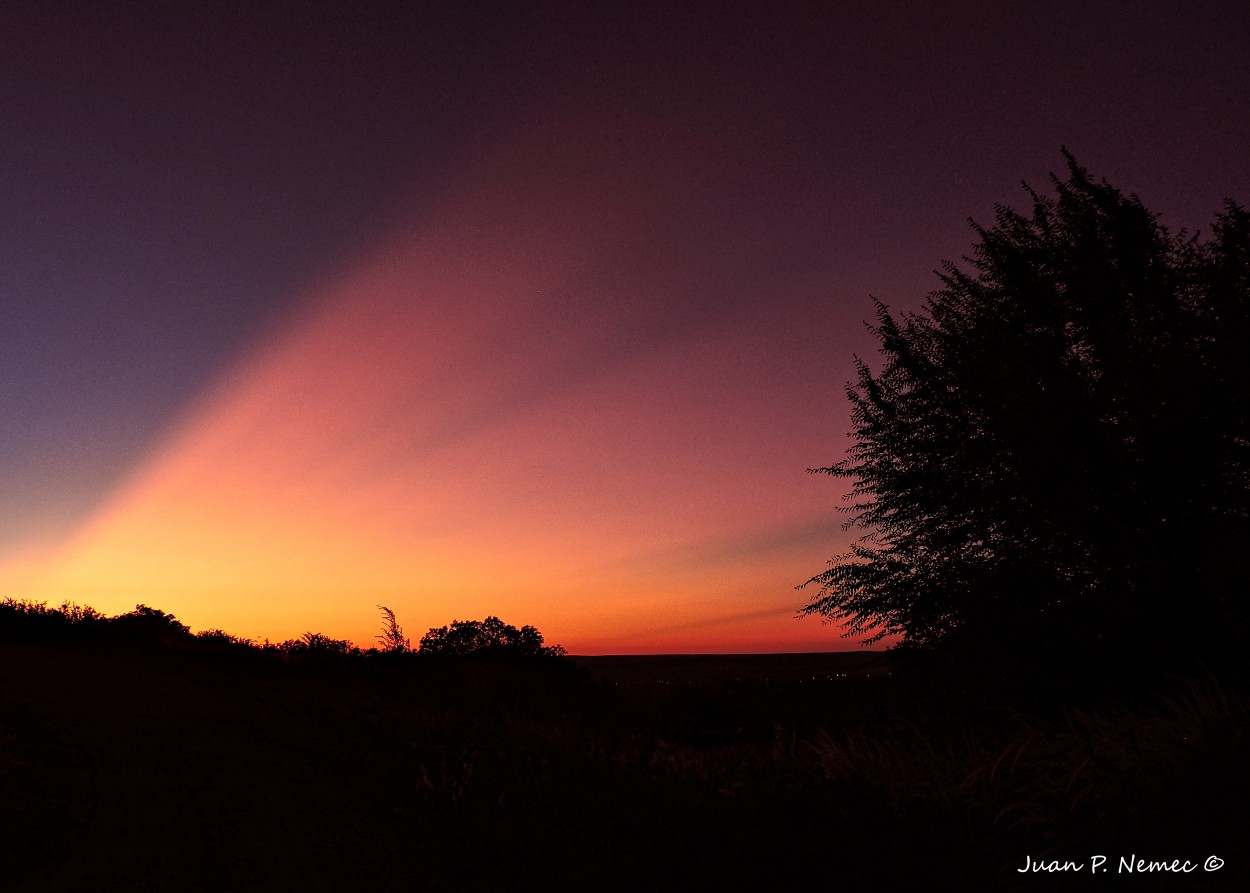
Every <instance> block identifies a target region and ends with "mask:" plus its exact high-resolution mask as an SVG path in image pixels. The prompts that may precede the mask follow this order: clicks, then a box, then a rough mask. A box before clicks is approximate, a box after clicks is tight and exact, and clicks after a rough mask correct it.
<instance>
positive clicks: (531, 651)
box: [418, 617, 565, 657]
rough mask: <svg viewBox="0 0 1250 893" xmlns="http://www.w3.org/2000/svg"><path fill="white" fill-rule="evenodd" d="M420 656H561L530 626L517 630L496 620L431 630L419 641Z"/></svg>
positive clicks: (462, 622)
mask: <svg viewBox="0 0 1250 893" xmlns="http://www.w3.org/2000/svg"><path fill="white" fill-rule="evenodd" d="M418 650H419V652H420V653H421V654H441V655H455V656H459V657H465V656H468V655H479V654H480V655H499V656H518V657H533V656H538V655H551V656H555V655H562V654H564V653H565V652H564V649H563V648H561V647H560V646H559V645H543V636H542V633H540V632H539V631H538V630H537V629H535V628H534V627H532V626H523V627H521V628H520V629H517V628H516V627H515V626H512V625H511V624H508V623H504V622H503V621H502V620H500V619H499V618H498V617H487V618H486V619H485V620H453V621H452V623H451V626H440V627H434V628H431V629H430V631H429V632H428V633H426V634H425V635H424V636H422V637H421V644H420V647H419V649H418Z"/></svg>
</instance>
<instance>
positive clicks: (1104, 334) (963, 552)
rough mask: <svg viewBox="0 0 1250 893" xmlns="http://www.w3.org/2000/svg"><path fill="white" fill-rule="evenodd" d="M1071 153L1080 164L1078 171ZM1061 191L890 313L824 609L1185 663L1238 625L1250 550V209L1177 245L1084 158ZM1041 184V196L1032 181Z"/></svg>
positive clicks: (843, 471)
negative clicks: (919, 302) (1172, 653)
mask: <svg viewBox="0 0 1250 893" xmlns="http://www.w3.org/2000/svg"><path fill="white" fill-rule="evenodd" d="M1065 155H1066V153H1065ZM1066 157H1067V161H1068V175H1067V177H1066V179H1062V180H1061V179H1060V178H1059V177H1056V176H1053V175H1052V177H1051V185H1052V186H1053V191H1054V195H1053V197H1051V196H1043V195H1039V194H1037V193H1035V192H1033V191H1032V190H1028V193H1029V196H1030V198H1031V200H1032V210H1031V213H1028V214H1022V213H1017V212H1016V211H1013V210H1011V209H1009V208H1006V207H1002V206H999V207H998V208H997V213H996V225H995V226H993V227H990V228H984V227H980V226H977V225H976V224H975V223H973V228H974V229H975V231H976V234H977V236H978V237H979V242H978V243H977V244H976V246H975V248H974V249H973V254H972V256H971V257H969V258H965V261H966V262H967V263H968V264H970V269H967V268H960V267H958V266H956V265H954V264H947V265H945V267H944V270H943V272H942V273H941V274H940V279H941V282H942V287H941V288H940V289H939V290H938V291H936V292H934V293H933V294H931V295H930V296H929V299H928V301H927V303H926V305H925V306H924V307H923V308H922V310H921V311H920V312H917V313H908V314H903V315H901V316H899V317H895V316H894V315H892V314H891V313H890V311H889V310H888V309H887V308H886V306H885V305H884V304H881V303H880V302H877V303H876V311H877V312H876V325H875V326H871V327H870V328H871V330H872V331H873V332H874V333H875V335H876V337H877V339H878V341H879V343H880V352H881V358H882V363H881V367H880V371H879V372H874V371H873V370H872V369H871V368H870V367H869V365H868V364H867V363H865V362H863V361H862V360H859V359H858V358H857V359H856V364H857V373H858V377H857V381H855V382H853V383H851V384H849V385H848V386H847V394H848V396H849V398H850V401H851V404H852V424H853V432H852V436H853V445H852V446H851V447H850V449H849V450H848V453H847V457H846V458H845V459H843V460H842V461H841V462H838V463H837V464H835V465H832V466H830V467H828V468H822V469H813V471H819V472H825V473H828V474H831V475H834V476H835V477H841V478H847V479H849V480H850V481H852V490H851V493H850V495H849V497H848V499H849V501H850V504H849V505H848V506H847V510H848V511H849V512H850V514H851V521H850V523H849V524H848V527H850V528H852V529H857V530H859V531H860V533H861V538H860V539H858V540H857V541H856V542H855V543H854V545H853V546H852V548H851V549H850V551H849V552H848V553H846V554H844V555H840V556H838V557H836V558H834V559H833V560H832V561H831V562H830V566H829V568H828V570H826V571H825V572H824V573H822V574H820V575H818V576H816V577H814V578H813V579H812V580H811V581H809V584H814V585H816V586H818V587H819V591H818V593H817V594H816V595H815V596H814V598H813V599H812V601H811V602H810V603H809V604H808V605H807V606H806V608H805V609H804V612H805V613H808V614H820V615H825V616H827V617H829V618H833V619H839V620H843V621H845V622H846V630H847V633H848V634H849V635H856V636H863V637H864V638H865V641H867V642H874V641H878V640H880V639H881V638H882V637H884V636H887V635H893V634H901V636H902V639H903V642H904V643H906V644H909V645H915V646H920V647H922V648H932V647H935V646H945V645H959V644H960V643H962V644H966V645H969V646H971V647H981V646H983V645H989V644H992V643H994V642H1005V643H1007V645H1008V647H1013V648H1014V647H1019V646H1021V645H1027V644H1030V643H1032V644H1034V645H1038V646H1040V647H1043V648H1045V647H1048V646H1051V645H1054V644H1055V643H1057V642H1060V641H1062V642H1064V643H1065V644H1066V645H1068V646H1070V647H1079V646H1080V645H1089V646H1091V647H1094V648H1102V649H1112V650H1123V649H1126V648H1137V649H1141V648H1164V647H1170V648H1176V647H1182V648H1184V647H1190V646H1195V647H1196V645H1197V643H1199V642H1202V641H1207V642H1210V641H1212V640H1213V639H1219V638H1221V635H1222V634H1223V633H1225V632H1228V631H1230V630H1233V629H1237V631H1238V633H1239V632H1240V629H1238V626H1239V624H1240V623H1241V622H1242V621H1244V619H1245V618H1244V614H1245V603H1246V595H1247V580H1248V579H1250V573H1248V570H1247V563H1246V556H1247V555H1250V535H1248V533H1247V531H1248V527H1250V525H1248V523H1247V521H1248V518H1250V499H1248V494H1250V463H1248V462H1247V457H1248V450H1250V214H1247V212H1246V211H1245V210H1243V209H1242V208H1241V207H1239V206H1237V205H1235V204H1233V203H1231V202H1229V203H1227V204H1226V206H1225V208H1224V211H1223V212H1222V213H1221V214H1219V215H1218V216H1217V217H1216V220H1215V224H1214V226H1213V227H1212V231H1211V235H1210V236H1209V237H1208V238H1205V239H1203V238H1200V237H1199V236H1198V235H1193V236H1190V235H1187V234H1186V233H1184V232H1183V231H1182V232H1181V233H1179V234H1177V235H1172V234H1170V233H1169V232H1168V230H1167V229H1165V228H1164V227H1163V226H1162V225H1160V223H1159V221H1158V219H1157V217H1156V215H1155V214H1153V213H1152V212H1150V211H1149V210H1147V209H1146V208H1145V207H1144V206H1143V205H1142V203H1141V201H1140V200H1139V199H1138V198H1137V197H1136V196H1135V195H1127V196H1126V195H1124V194H1123V193H1122V192H1120V191H1119V190H1118V189H1116V188H1115V187H1113V186H1111V185H1110V184H1109V183H1107V182H1106V181H1105V180H1103V181H1096V180H1094V179H1092V178H1091V177H1090V176H1089V175H1088V173H1087V172H1086V171H1085V170H1083V169H1082V168H1081V167H1080V166H1079V165H1078V164H1077V163H1076V162H1075V160H1074V159H1073V158H1072V157H1071V156H1070V155H1066ZM1026 189H1027V187H1026Z"/></svg>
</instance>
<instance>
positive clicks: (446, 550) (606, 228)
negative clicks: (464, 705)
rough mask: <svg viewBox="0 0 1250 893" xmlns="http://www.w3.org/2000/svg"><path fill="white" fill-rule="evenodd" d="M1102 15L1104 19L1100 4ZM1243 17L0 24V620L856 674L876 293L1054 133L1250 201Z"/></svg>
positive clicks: (1174, 179)
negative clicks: (842, 622) (846, 585)
mask: <svg viewBox="0 0 1250 893" xmlns="http://www.w3.org/2000/svg"><path fill="white" fill-rule="evenodd" d="M1129 10H1134V11H1133V12H1130V11H1129ZM1248 42H1250V18H1248V16H1247V13H1246V11H1245V9H1244V4H1241V3H1231V2H1230V3H1221V4H1203V3H1189V4H1176V3H1168V4H1163V3H1142V4H1119V3H1116V4H1111V3H1108V4H1099V3H1096V2H1095V3H1090V2H1082V3H1071V4H1066V3H1050V4H1045V5H1041V4H1029V3H1002V2H994V3H989V2H986V3H944V4H921V3H890V2H882V3H840V2H829V3H823V4H820V3H800V4H785V3H709V4H693V3H679V2H665V3H654V4H652V3H645V2H631V3H621V4H604V3H570V4H556V3H500V2H495V3H471V2H463V0H462V2H454V3H437V2H436V3H422V2H411V0H409V2H402V3H399V2H397V3H377V2H353V3H346V2H320V3H316V2H311V0H308V2H299V3H295V2H292V3H274V2H263V0H251V2H241V3H229V2H222V3H216V2H214V3H204V4H194V5H192V4H179V3H157V2H152V3H129V2H116V3H78V4H57V3H38V4H35V3H18V4H12V5H8V6H6V8H5V11H4V12H3V13H0V145H2V152H0V210H2V213H0V228H2V230H0V234H2V238H0V252H3V257H2V258H0V598H2V597H5V596H12V597H18V598H33V599H40V600H43V599H46V600H48V601H49V602H51V603H53V604H59V603H60V602H61V601H62V600H65V599H70V600H74V601H77V602H79V603H84V604H90V605H93V606H94V607H96V608H98V609H100V610H103V611H105V612H107V613H110V614H111V613H118V612H122V611H126V610H128V609H130V608H132V607H133V606H134V605H135V604H136V603H140V602H142V603H145V604H148V605H151V606H154V607H158V608H161V609H163V610H165V611H168V612H170V613H173V614H175V615H176V616H177V617H178V618H179V619H181V620H182V621H183V622H185V623H187V624H189V625H190V626H191V627H192V628H193V629H195V630H200V629H205V628H214V627H219V628H223V629H225V630H226V631H228V632H232V633H235V634H238V635H243V636H249V637H253V638H256V639H264V638H269V639H271V640H275V641H280V640H283V639H287V638H292V637H295V636H298V635H300V634H301V633H303V632H305V631H307V630H316V631H320V632H323V633H326V634H328V635H332V636H335V637H338V638H347V639H351V640H353V641H355V642H357V643H359V644H361V645H368V644H371V643H372V638H373V636H374V634H375V633H376V632H378V630H379V628H380V625H381V624H380V618H379V616H378V611H377V609H376V606H377V605H388V606H390V607H391V608H393V609H394V610H395V612H396V614H397V615H398V618H399V620H400V622H401V623H402V624H403V625H404V627H405V629H406V630H407V632H408V634H409V635H410V636H412V637H413V638H414V640H415V639H416V638H418V637H419V636H420V635H421V633H423V632H424V631H425V630H426V629H428V628H429V627H431V626H435V625H443V624H446V623H448V622H450V621H451V620H452V619H454V618H459V619H480V618H482V617H485V616H486V615H488V614H495V615H498V616H500V617H501V618H503V619H504V620H505V621H507V622H510V623H514V624H517V625H520V624H524V623H529V624H534V625H536V626H537V627H538V628H539V629H540V630H542V631H543V633H544V634H545V635H546V637H547V639H548V641H549V642H559V643H561V644H563V645H564V646H565V647H566V648H568V649H569V650H570V651H571V652H573V653H583V654H593V653H630V652H686V651H688V652H756V651H816V650H839V649H847V648H855V647H858V646H857V645H856V643H855V642H854V640H850V639H845V638H842V637H840V631H839V630H838V628H837V627H835V626H831V625H823V624H821V623H820V621H819V620H817V619H811V618H807V619H798V618H796V616H795V613H796V611H797V610H798V609H799V608H800V607H802V605H804V604H805V603H806V602H807V600H808V599H809V598H810V597H811V595H812V593H811V592H810V591H796V590H795V586H796V585H797V584H800V583H802V582H803V581H804V580H806V579H808V578H809V577H811V576H813V575H814V574H816V573H819V572H820V571H821V570H822V569H823V568H824V566H825V562H826V561H827V560H828V559H829V558H830V557H831V556H832V555H834V554H835V553H838V552H840V551H842V550H843V549H844V548H845V546H846V545H847V543H848V536H849V535H848V534H846V533H844V532H843V531H842V530H841V524H842V522H843V521H844V520H845V516H844V515H842V514H840V513H839V511H838V508H839V506H840V505H841V504H842V503H841V500H840V496H841V495H842V493H843V492H844V486H845V485H844V484H842V483H840V482H838V481H834V480H833V479H831V478H828V477H827V476H813V475H809V474H807V473H806V472H805V469H807V468H809V467H812V466H822V465H828V464H830V463H832V462H835V461H837V460H838V459H840V458H841V457H842V454H843V450H844V449H845V446H846V444H847V440H846V435H847V431H848V430H849V427H850V423H849V419H848V406H847V404H846V400H845V398H844V395H843V385H844V384H845V382H846V381H847V380H848V379H849V378H851V377H852V375H853V355H854V354H855V353H857V352H858V353H860V354H861V355H863V356H865V357H871V355H872V354H873V351H874V342H873V339H872V337H871V335H870V334H869V333H867V332H866V331H865V328H864V321H865V320H866V319H868V318H869V317H870V316H871V314H872V307H871V302H870V295H876V296H877V297H879V298H880V299H882V300H884V301H885V302H886V303H887V304H889V305H890V306H891V307H893V308H896V309H915V308H917V307H919V306H920V304H921V302H922V301H923V299H924V297H925V295H926V294H927V293H928V292H929V291H930V290H932V289H933V288H934V287H935V286H936V285H937V279H936V277H935V276H934V274H933V270H934V269H936V268H937V267H939V266H940V264H941V263H942V261H944V260H947V259H954V260H958V259H959V257H960V256H962V255H964V254H966V253H967V252H968V251H969V250H970V248H971V245H972V243H973V237H974V234H973V232H972V231H971V229H970V228H969V227H968V223H967V220H968V218H969V217H972V218H975V219H977V220H978V221H981V222H986V223H989V222H992V216H993V209H994V205H995V203H996V202H1002V203H1007V204H1014V205H1016V206H1022V205H1024V203H1025V201H1026V200H1027V195H1026V194H1025V193H1024V191H1023V189H1022V188H1021V182H1022V181H1027V182H1029V183H1030V184H1032V185H1034V186H1037V187H1041V188H1044V187H1045V186H1046V177H1047V174H1048V172H1050V171H1054V170H1061V169H1062V167H1063V163H1064V162H1063V158H1062V156H1061V154H1060V147H1061V146H1066V147H1068V148H1069V149H1070V150H1071V151H1073V152H1074V153H1075V154H1076V156H1077V157H1078V159H1079V160H1080V161H1081V162H1082V163H1083V164H1084V165H1085V166H1086V167H1088V168H1089V169H1090V170H1091V171H1092V172H1094V173H1095V174H1097V175H1099V176H1105V177H1107V178H1108V179H1110V180H1111V181H1112V182H1113V183H1115V184H1116V185H1118V186H1120V187H1121V188H1123V189H1125V190H1127V191H1132V192H1136V193H1138V194H1139V195H1140V196H1141V198H1142V199H1143V201H1144V202H1145V203H1146V204H1147V206H1149V207H1151V208H1152V209H1154V210H1156V211H1158V212H1160V213H1161V214H1162V215H1163V217H1162V219H1163V222H1164V223H1165V224H1166V225H1168V226H1170V227H1172V228H1173V229H1180V228H1181V227H1188V228H1190V229H1193V228H1205V227H1206V226H1208V225H1209V223H1210V221H1211V219H1212V217H1213V215H1214V212H1215V211H1216V210H1217V209H1218V208H1219V207H1220V206H1221V204H1222V202H1223V200H1224V199H1225V198H1226V197H1233V198H1237V199H1239V200H1241V201H1242V202H1246V201H1250V164H1248V163H1247V162H1248V160H1250V53H1247V52H1246V47H1247V45H1248Z"/></svg>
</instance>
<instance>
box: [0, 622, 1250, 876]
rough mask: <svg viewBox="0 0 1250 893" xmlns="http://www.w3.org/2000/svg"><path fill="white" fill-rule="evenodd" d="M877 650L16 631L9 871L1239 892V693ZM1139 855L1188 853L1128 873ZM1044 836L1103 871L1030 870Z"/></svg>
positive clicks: (0, 776) (2, 774)
mask: <svg viewBox="0 0 1250 893" xmlns="http://www.w3.org/2000/svg"><path fill="white" fill-rule="evenodd" d="M0 633H5V631H4V630H2V629H0ZM883 669H884V667H883V665H882V663H881V659H880V657H874V656H872V655H863V654H851V655H845V656H841V655H824V656H794V657H782V656H760V657H758V658H755V659H749V658H742V657H733V658H724V659H719V660H718V659H714V658H675V657H657V658H653V659H647V658H588V659H574V660H569V659H559V658H554V659H551V660H530V661H513V662H508V661H488V660H472V659H459V660H429V659H425V658H423V657H422V656H420V655H413V654H386V653H377V652H374V653H366V654H356V655H333V654H318V653H304V654H292V653H285V654H284V653H280V652H278V651H276V650H274V649H270V650H269V651H265V650H262V649H259V648H255V647H247V646H243V645H238V644H232V643H230V642H228V641H226V640H224V639H221V638H217V639H215V640H214V639H205V638H203V637H201V638H198V639H197V638H195V637H183V638H180V639H174V640H168V639H167V640H163V641H162V640H160V639H159V637H158V638H156V639H152V638H148V639H144V638H143V637H133V636H132V637H129V638H125V637H122V638H118V637H116V636H112V635H107V636H106V635H100V634H92V635H85V634H81V631H79V632H76V633H73V634H71V633H69V632H66V631H65V630H60V631H59V632H57V631H54V630H51V629H50V628H48V629H44V630H42V631H41V632H38V634H32V633H31V631H30V629H23V630H22V631H21V635H17V634H15V633H14V631H13V629H9V630H8V631H7V634H3V635H0V804H2V806H0V809H2V812H0V823H2V827H0V841H2V843H0V848H2V849H0V866H3V877H2V878H0V887H3V888H4V889H13V890H23V891H25V890H29V891H58V890H66V891H69V890H72V891H94V890H152V891H158V890H159V891H197V890H204V891H210V890H211V891H227V890H367V889H399V890H452V889H457V890H491V889H503V890H508V889H547V890H565V889H578V890H605V889H606V890H653V889H661V890H705V889H730V890H733V889H774V888H779V887H783V886H789V885H794V884H799V883H803V884H804V885H805V886H807V887H810V883H809V882H808V881H807V880H806V879H807V878H821V879H823V880H822V881H821V884H822V886H828V887H829V888H835V887H837V888H848V889H853V888H855V887H857V886H860V885H865V886H870V887H872V888H875V889H887V890H888V889H965V890H997V889H1005V890H1016V889H1019V890H1054V889H1085V888H1089V889H1094V888H1095V887H1096V888H1098V889H1108V888H1110V889H1133V890H1216V889H1220V890H1223V889H1228V890H1233V889H1242V888H1243V887H1242V883H1243V882H1244V880H1245V878H1246V863H1247V859H1250V843H1248V842H1250V835H1248V834H1247V830H1248V829H1250V807H1248V806H1247V804H1248V803H1250V801H1248V800H1247V795H1248V794H1250V779H1248V772H1250V770H1248V767H1250V761H1248V760H1247V756H1248V755H1250V742H1248V740H1247V723H1246V719H1247V703H1246V700H1244V699H1243V698H1242V697H1240V696H1239V695H1237V694H1236V693H1235V691H1234V690H1233V689H1232V688H1230V687H1229V686H1228V685H1226V684H1222V683H1219V682H1216V681H1214V680H1208V681H1202V682H1193V681H1190V682H1178V683H1177V686H1176V687H1175V688H1173V689H1172V691H1171V692H1170V693H1169V694H1167V695H1166V696H1164V695H1160V696H1156V697H1151V698H1143V699H1142V700H1141V701H1140V702H1139V703H1135V704H1133V705H1131V706H1119V707H1117V706H1110V705H1102V706H1090V707H1086V708H1084V709H1082V710H1067V711H1049V712H1046V713H1042V714H1036V713H1029V712H1025V711H1023V710H1021V709H1011V710H1006V709H1004V710H989V709H986V708H985V707H983V706H980V707H976V708H974V707H972V706H970V705H969V703H968V702H966V701H960V700H959V699H958V698H955V697H954V696H952V695H950V694H949V693H946V694H939V693H935V692H933V691H923V690H921V689H918V688H916V687H915V686H912V685H905V684H902V683H900V681H899V680H898V678H897V677H896V676H886V675H883V672H882V671H883ZM842 672H845V673H846V674H847V675H845V676H841V675H839V673H842ZM1097 854H1103V855H1106V856H1108V857H1109V862H1108V863H1107V867H1109V869H1110V871H1109V873H1107V874H1105V875H1102V876H1099V877H1098V878H1096V879H1094V880H1096V881H1097V883H1091V878H1090V876H1089V875H1090V871H1089V867H1088V865H1089V861H1090V858H1091V857H1092V856H1094V855H1097ZM1134 854H1136V856H1138V857H1139V858H1145V859H1148V860H1168V861H1171V860H1173V859H1181V860H1184V859H1189V860H1191V861H1194V862H1196V863H1198V868H1197V870H1196V871H1194V872H1193V873H1190V874H1162V873H1157V872H1154V873H1150V874H1140V873H1134V874H1133V875H1128V876H1125V875H1124V874H1123V873H1121V874H1119V875H1117V873H1116V867H1117V860H1118V859H1119V858H1120V857H1121V856H1131V855H1134ZM1026 855H1029V856H1031V857H1032V858H1033V859H1034V860H1042V859H1045V860H1052V859H1059V860H1061V861H1062V860H1067V859H1070V860H1073V861H1074V862H1075V863H1077V864H1080V865H1082V866H1084V867H1083V869H1082V870H1081V871H1071V872H1067V873H1048V874H1036V875H1027V876H1026V875H1021V874H1019V873H1017V871H1016V869H1017V868H1020V867H1023V865H1024V858H1025V856H1026ZM1211 855H1216V856H1220V857H1221V858H1223V859H1224V860H1225V867H1224V868H1223V869H1221V870H1220V871H1219V872H1216V873H1208V872H1205V871H1204V870H1203V868H1202V865H1201V863H1202V862H1203V861H1204V860H1205V859H1206V858H1207V857H1208V856H1211Z"/></svg>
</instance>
